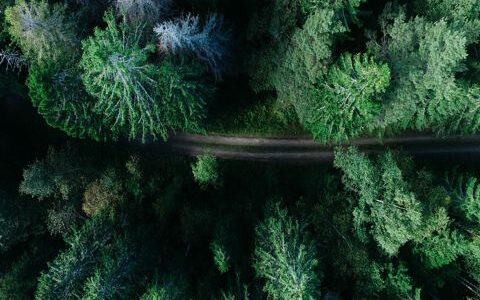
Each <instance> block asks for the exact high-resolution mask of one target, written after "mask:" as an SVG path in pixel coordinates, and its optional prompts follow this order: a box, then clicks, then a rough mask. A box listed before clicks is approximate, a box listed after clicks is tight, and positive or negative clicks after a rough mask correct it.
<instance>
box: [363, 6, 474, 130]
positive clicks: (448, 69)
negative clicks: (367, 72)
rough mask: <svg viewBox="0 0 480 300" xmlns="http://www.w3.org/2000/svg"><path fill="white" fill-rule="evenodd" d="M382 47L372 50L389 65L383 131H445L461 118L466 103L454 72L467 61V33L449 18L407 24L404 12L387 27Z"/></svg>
mask: <svg viewBox="0 0 480 300" xmlns="http://www.w3.org/2000/svg"><path fill="white" fill-rule="evenodd" d="M382 40H383V42H382V43H380V44H379V43H375V42H372V43H370V44H369V51H370V53H373V54H374V56H375V57H376V58H377V59H379V60H381V61H386V62H387V63H388V64H389V67H390V69H391V73H392V78H393V80H392V83H391V85H390V88H389V89H388V91H387V94H386V97H385V99H384V103H385V105H384V120H383V122H384V124H383V127H385V128H390V129H393V130H395V129H396V130H399V129H407V128H410V129H417V130H421V129H427V128H432V127H437V128H443V127H445V123H447V122H448V120H449V119H450V118H452V117H453V118H454V117H455V116H459V110H461V109H462V108H463V106H462V103H461V102H460V103H459V102H458V101H455V99H456V96H457V93H458V85H457V83H456V81H455V73H456V72H457V71H458V70H460V68H461V66H462V62H463V61H464V60H465V58H466V57H467V52H466V38H465V36H464V33H463V32H460V31H456V30H454V29H452V28H451V27H450V26H449V25H448V23H447V22H446V21H445V20H443V19H442V20H440V21H438V22H435V23H433V22H429V21H427V20H425V19H424V18H421V17H416V18H414V19H411V20H407V19H406V17H405V15H404V14H403V13H402V12H400V13H399V15H398V16H397V17H395V18H394V20H393V24H391V25H388V24H387V25H385V28H384V37H383V39H382Z"/></svg>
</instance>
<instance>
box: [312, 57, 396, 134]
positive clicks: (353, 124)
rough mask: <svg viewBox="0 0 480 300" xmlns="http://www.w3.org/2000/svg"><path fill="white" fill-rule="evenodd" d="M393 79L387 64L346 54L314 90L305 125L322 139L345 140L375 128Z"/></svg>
mask: <svg viewBox="0 0 480 300" xmlns="http://www.w3.org/2000/svg"><path fill="white" fill-rule="evenodd" d="M389 82H390V70H389V68H388V66H387V65H386V64H377V63H376V62H374V61H373V59H372V58H369V57H368V56H366V55H360V54H358V55H355V56H353V57H352V55H351V54H349V53H346V54H344V55H343V56H342V57H341V58H340V59H339V61H338V63H337V64H336V65H335V66H332V67H331V68H330V70H329V71H328V74H327V75H326V78H325V79H324V80H321V81H319V83H318V86H319V88H316V89H314V90H313V95H312V96H311V99H309V100H307V102H310V109H309V111H308V112H307V114H306V115H307V117H306V119H305V120H304V123H305V127H306V128H307V129H308V130H310V131H311V132H312V133H313V136H314V137H315V139H317V140H319V141H320V142H330V141H342V140H349V139H352V138H355V137H358V136H359V135H361V134H365V133H368V132H371V131H372V130H374V128H375V126H376V125H377V123H378V118H379V115H380V112H381V99H380V97H379V96H381V95H382V94H383V92H384V91H385V90H386V88H387V87H388V85H389Z"/></svg>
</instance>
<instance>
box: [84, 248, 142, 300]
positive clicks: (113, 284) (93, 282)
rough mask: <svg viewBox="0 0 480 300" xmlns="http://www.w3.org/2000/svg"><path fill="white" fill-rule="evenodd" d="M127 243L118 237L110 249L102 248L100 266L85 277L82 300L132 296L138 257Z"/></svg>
mask: <svg viewBox="0 0 480 300" xmlns="http://www.w3.org/2000/svg"><path fill="white" fill-rule="evenodd" d="M128 243H129V242H128V240H125V239H118V240H116V241H115V244H114V245H113V246H112V249H108V248H106V249H102V250H103V251H102V252H103V253H102V255H101V257H102V258H101V263H100V266H99V267H97V269H96V270H95V273H94V275H93V276H91V277H90V278H88V279H87V281H86V283H85V287H84V294H83V297H82V299H83V300H94V299H95V300H102V299H105V300H106V299H131V298H132V296H133V291H134V287H135V280H134V279H135V275H137V273H136V271H137V264H138V259H137V258H136V256H135V253H134V252H133V249H132V246H130V245H129V244H128ZM105 250H107V251H105Z"/></svg>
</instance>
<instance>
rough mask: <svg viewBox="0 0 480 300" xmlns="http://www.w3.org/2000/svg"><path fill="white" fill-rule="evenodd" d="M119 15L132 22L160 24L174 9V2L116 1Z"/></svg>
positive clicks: (153, 0) (163, 0)
mask: <svg viewBox="0 0 480 300" xmlns="http://www.w3.org/2000/svg"><path fill="white" fill-rule="evenodd" d="M114 4H115V8H116V10H117V13H118V14H122V15H126V16H127V18H128V20H129V21H132V22H151V23H154V22H158V21H160V20H162V19H163V18H165V17H166V16H168V15H169V14H170V13H171V11H172V9H173V0H115V3H114Z"/></svg>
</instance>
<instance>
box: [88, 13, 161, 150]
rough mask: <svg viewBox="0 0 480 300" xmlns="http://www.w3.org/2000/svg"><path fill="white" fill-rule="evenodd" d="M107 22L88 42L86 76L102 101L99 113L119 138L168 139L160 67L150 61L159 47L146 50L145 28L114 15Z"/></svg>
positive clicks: (93, 94) (92, 89) (109, 16)
mask: <svg viewBox="0 0 480 300" xmlns="http://www.w3.org/2000/svg"><path fill="white" fill-rule="evenodd" d="M105 22H106V23H107V28H106V29H105V30H100V29H98V28H97V29H96V30H95V33H94V36H93V37H90V38H89V39H87V40H86V41H84V42H83V51H84V54H83V56H82V61H81V66H82V68H83V70H84V73H83V76H82V78H83V82H84V84H85V88H86V91H87V92H88V93H89V94H91V95H92V96H94V97H95V98H96V100H97V101H96V103H95V110H96V111H98V112H99V113H101V114H102V117H103V121H104V122H105V123H106V124H108V125H109V127H111V129H112V131H113V133H115V134H116V135H118V134H122V133H127V134H128V137H129V138H130V139H136V138H141V139H142V140H143V141H145V139H146V138H147V137H149V136H153V137H154V138H155V137H157V136H158V135H160V136H162V137H163V138H164V139H165V138H166V134H167V133H166V129H165V124H163V122H162V119H161V114H160V112H161V106H160V101H159V94H158V91H157V90H156V83H157V81H158V75H159V69H158V67H157V66H155V65H153V64H150V63H148V61H147V59H148V55H149V53H151V52H152V51H153V45H147V46H145V47H143V48H142V47H141V46H140V44H139V43H140V37H141V36H140V30H141V28H136V29H135V30H132V29H130V28H129V27H128V25H126V24H125V23H122V24H120V25H117V24H116V23H115V20H114V17H113V14H112V13H111V12H108V13H107V14H106V15H105ZM162 125H163V126H162Z"/></svg>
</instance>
